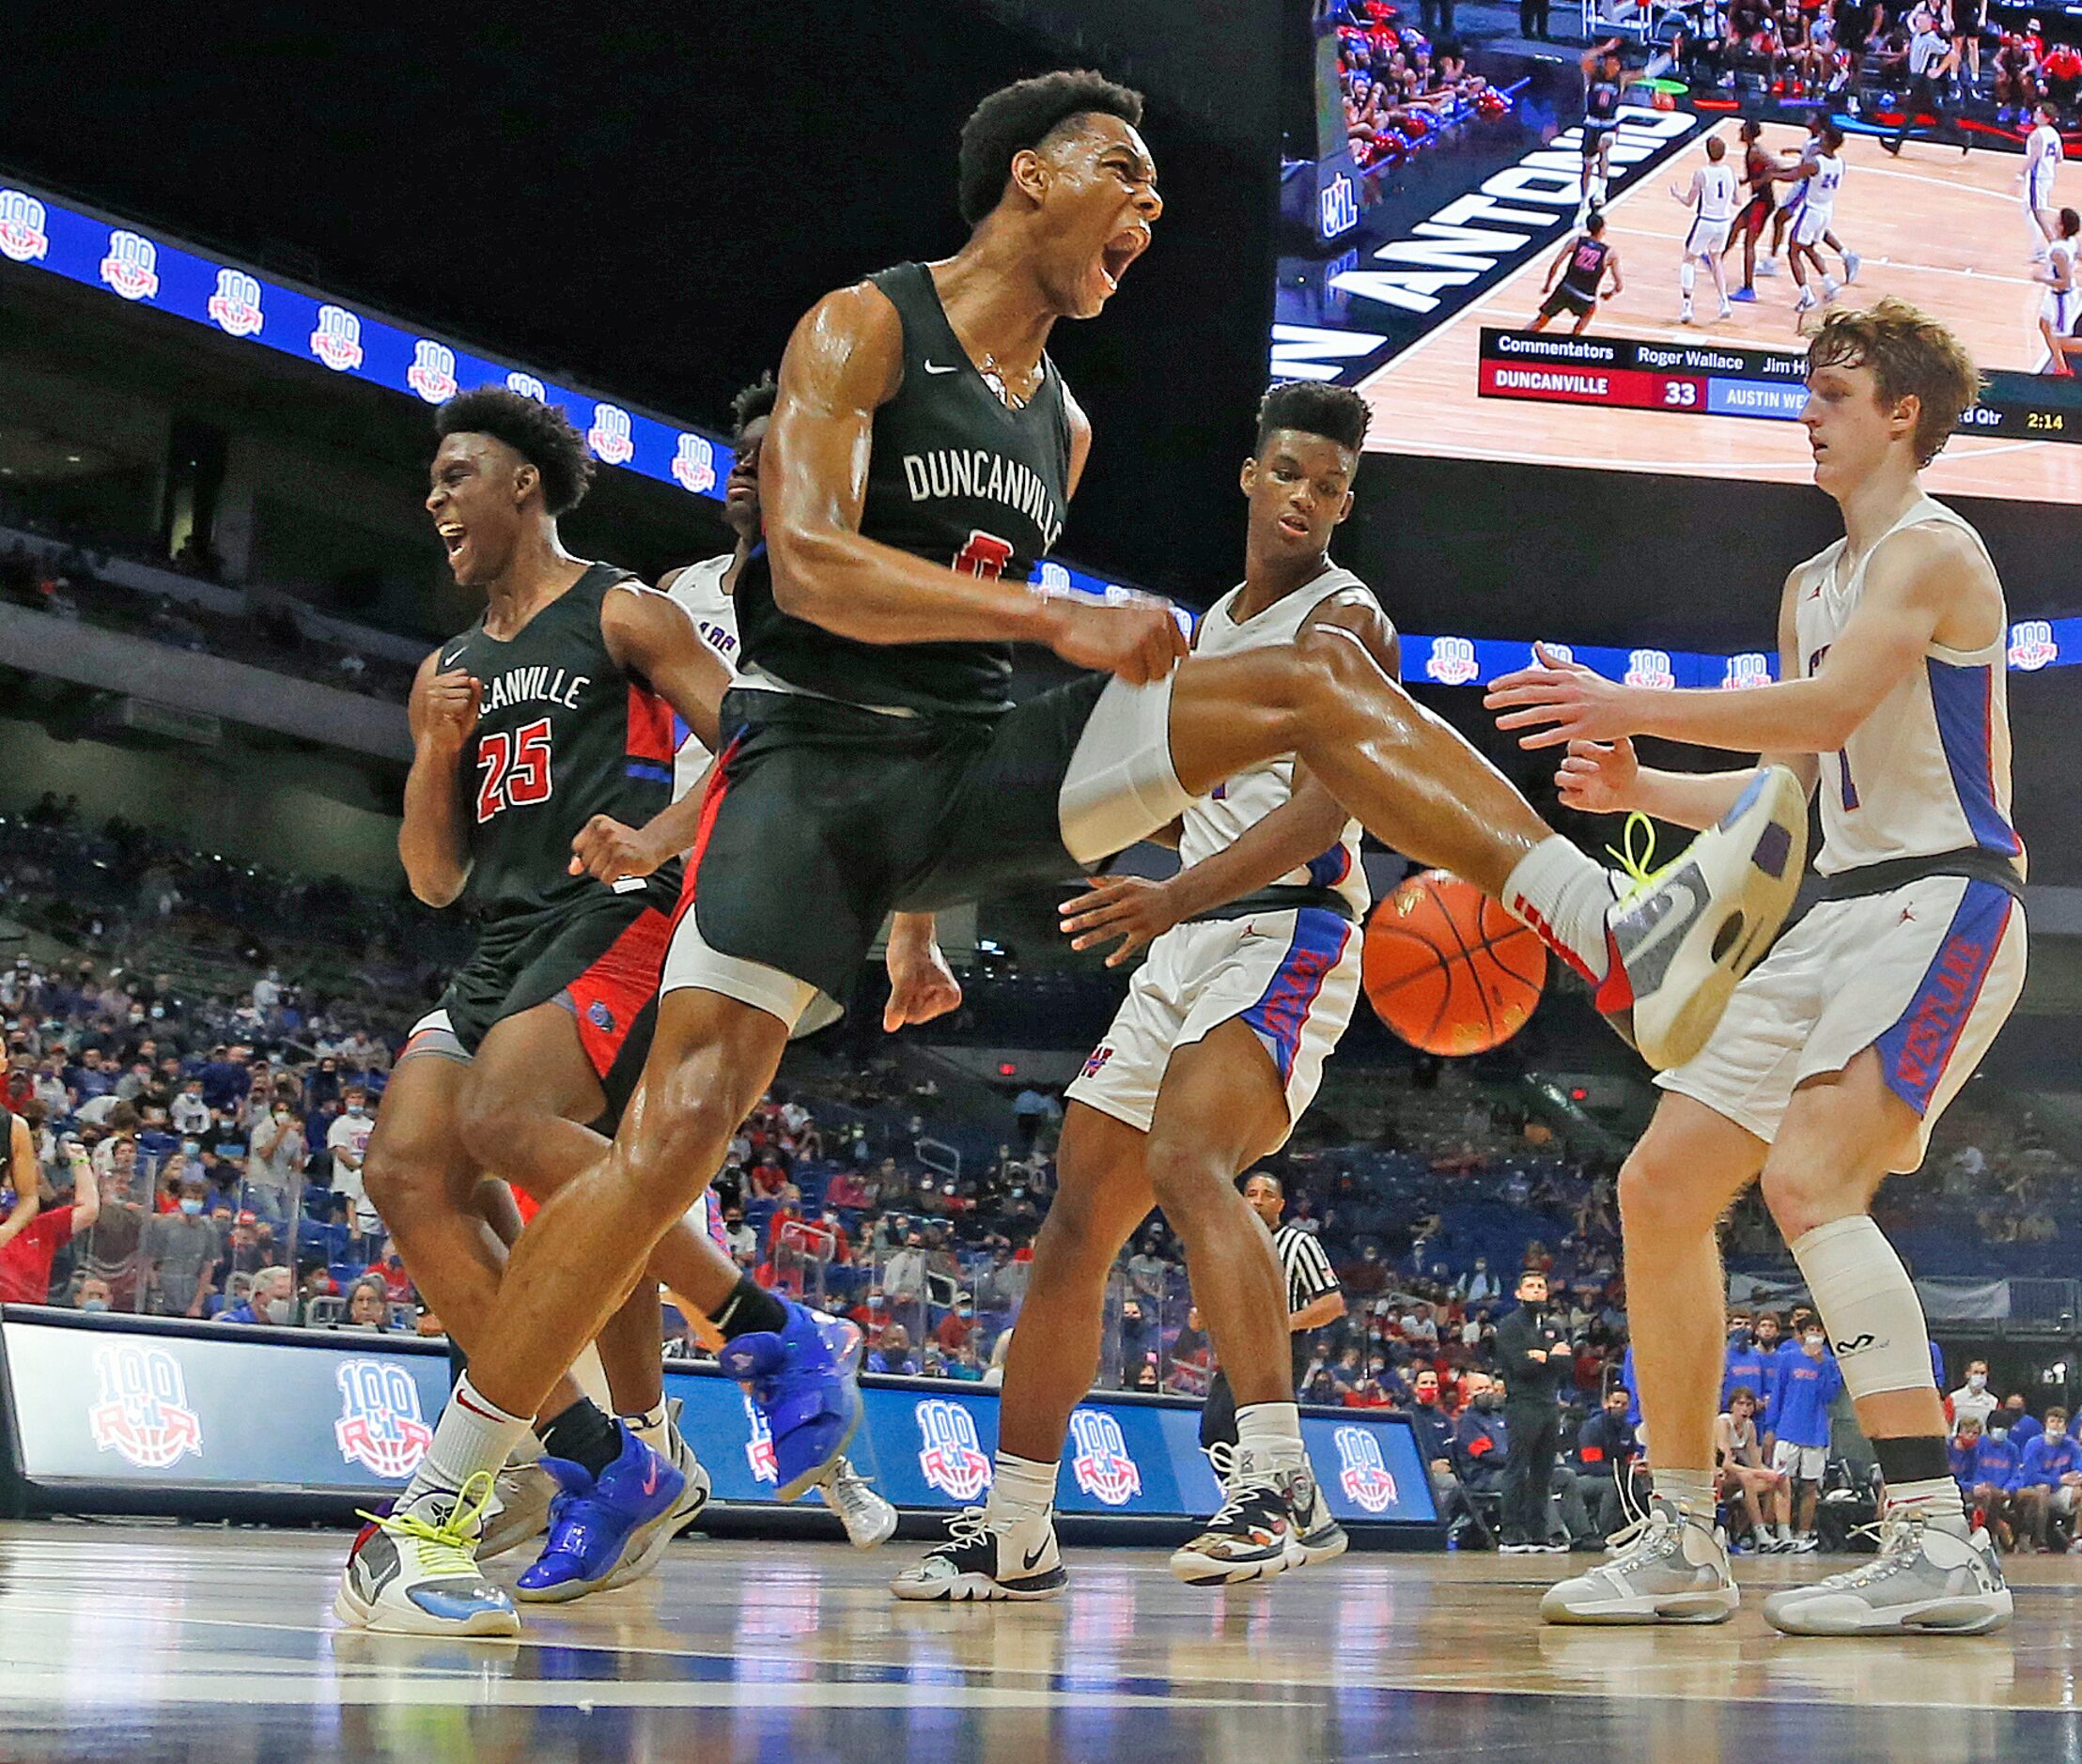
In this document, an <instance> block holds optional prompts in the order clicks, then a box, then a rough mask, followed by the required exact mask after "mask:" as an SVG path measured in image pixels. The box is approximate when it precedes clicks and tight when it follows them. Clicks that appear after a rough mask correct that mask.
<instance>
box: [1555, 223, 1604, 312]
mask: <svg viewBox="0 0 2082 1764" xmlns="http://www.w3.org/2000/svg"><path fill="white" fill-rule="evenodd" d="M1610 255H1612V248H1611V246H1609V245H1608V244H1607V243H1606V242H1605V241H1604V240H1602V239H1593V238H1592V237H1591V236H1590V234H1588V233H1585V234H1584V235H1583V236H1582V237H1581V238H1580V239H1578V240H1577V241H1576V249H1575V250H1574V251H1572V252H1571V253H1570V254H1569V267H1568V268H1567V269H1566V270H1564V271H1562V286H1563V287H1565V288H1567V289H1568V290H1569V292H1570V293H1572V294H1575V295H1578V296H1580V297H1581V298H1582V299H1584V300H1587V301H1594V300H1595V299H1597V286H1598V284H1599V283H1600V282H1601V281H1603V280H1604V279H1605V260H1606V258H1608V257H1609V256H1610Z"/></svg>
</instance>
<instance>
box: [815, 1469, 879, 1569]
mask: <svg viewBox="0 0 2082 1764" xmlns="http://www.w3.org/2000/svg"><path fill="white" fill-rule="evenodd" d="M816 1492H817V1493H818V1495H819V1496H820V1497H821V1498H822V1500H823V1502H824V1504H825V1506H827V1507H829V1508H830V1509H831V1510H832V1511H833V1512H834V1513H836V1514H837V1515H838V1518H839V1524H842V1525H844V1526H845V1527H846V1539H847V1542H848V1543H850V1544H851V1545H852V1546H853V1547H854V1548H855V1549H856V1550H873V1549H876V1548H878V1547H879V1546H880V1545H882V1544H884V1543H887V1542H888V1541H889V1540H890V1537H891V1534H893V1532H894V1531H895V1529H896V1509H895V1508H893V1507H892V1506H891V1505H890V1504H889V1503H888V1502H887V1501H885V1500H884V1499H883V1498H882V1497H881V1496H880V1495H879V1494H878V1493H875V1489H874V1486H873V1485H872V1484H871V1483H870V1482H869V1481H868V1479H867V1478H865V1477H863V1476H862V1474H861V1473H860V1472H859V1471H858V1470H856V1469H854V1468H853V1464H852V1461H851V1460H850V1459H847V1458H841V1459H840V1460H839V1461H838V1462H836V1463H834V1464H833V1465H832V1466H831V1475H830V1476H828V1477H826V1478H824V1480H823V1481H821V1482H819V1483H818V1484H817V1485H816Z"/></svg>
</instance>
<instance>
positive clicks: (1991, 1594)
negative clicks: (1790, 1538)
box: [1763, 1516, 2011, 1635]
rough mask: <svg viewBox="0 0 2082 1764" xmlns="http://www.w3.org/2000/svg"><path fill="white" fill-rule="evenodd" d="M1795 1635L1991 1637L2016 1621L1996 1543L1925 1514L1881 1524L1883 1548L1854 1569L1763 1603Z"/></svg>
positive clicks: (1774, 1622) (1767, 1614) (1770, 1619)
mask: <svg viewBox="0 0 2082 1764" xmlns="http://www.w3.org/2000/svg"><path fill="white" fill-rule="evenodd" d="M1763 1615H1764V1620H1765V1621H1766V1622H1767V1623H1769V1624H1770V1625H1771V1626H1772V1627H1773V1628H1774V1629H1779V1630H1783V1631H1784V1632H1786V1633H1787V1634H1788V1635H1916V1634H1926V1633H1928V1634H1946V1635H1985V1634H1987V1633H1988V1632H1989V1631H1991V1630H1999V1629H2001V1628H2002V1627H2003V1625H2004V1624H2006V1623H2008V1622H2009V1621H2010V1615H2011V1598H2010V1588H2009V1587H2008V1586H2005V1585H2004V1584H2003V1579H2002V1564H2001V1563H2000V1561H1998V1560H1997V1555H1996V1545H1995V1540H1993V1539H1992V1538H1990V1537H1989V1535H1988V1534H1987V1533H1986V1532H1985V1531H1976V1532H1973V1533H1971V1534H1970V1535H1968V1536H1965V1537H1961V1536H1960V1535H1959V1534H1958V1532H1956V1531H1954V1530H1953V1529H1951V1528H1950V1526H1947V1525H1941V1524H1930V1523H1929V1522H1927V1521H1925V1520H1923V1519H1921V1518H1919V1517H1913V1516H1910V1517H1903V1518H1898V1519H1886V1520H1882V1521H1881V1522H1880V1553H1879V1555H1877V1556H1876V1557H1874V1558H1873V1560H1872V1561H1870V1562H1867V1563H1865V1564H1864V1565H1863V1566H1862V1567H1859V1568H1855V1569H1852V1570H1851V1571H1849V1572H1847V1573H1842V1574H1831V1575H1830V1576H1829V1577H1828V1579H1826V1580H1823V1581H1817V1582H1816V1583H1815V1584H1814V1585H1813V1586H1790V1587H1788V1588H1787V1589H1786V1590H1785V1591H1783V1592H1775V1593H1773V1594H1772V1595H1771V1597H1770V1598H1768V1599H1766V1600H1765V1601H1764V1602H1763Z"/></svg>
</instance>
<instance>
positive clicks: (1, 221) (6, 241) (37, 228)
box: [0, 190, 51, 263]
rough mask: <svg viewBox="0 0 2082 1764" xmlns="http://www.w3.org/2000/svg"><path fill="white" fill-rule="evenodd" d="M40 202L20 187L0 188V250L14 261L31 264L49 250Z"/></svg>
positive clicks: (45, 219)
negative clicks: (14, 188)
mask: <svg viewBox="0 0 2082 1764" xmlns="http://www.w3.org/2000/svg"><path fill="white" fill-rule="evenodd" d="M49 218H50V217H49V216H48V215H47V214H46V213H45V212H44V208H43V204H42V203H40V202H39V201H38V200H37V199H36V198H35V197H34V196H32V195H29V194H28V193H25V192H23V191H20V190H0V251H4V252H6V253H7V254H8V256H10V257H12V258H13V259H14V260H15V262H17V263H34V262H35V261H36V260H37V259H38V258H39V257H40V256H42V255H43V254H44V253H45V252H47V251H49V250H50V249H51V235H50V234H49V233H47V232H45V231H44V225H45V224H46V222H47V221H48V220H49Z"/></svg>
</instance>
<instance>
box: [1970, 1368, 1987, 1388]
mask: <svg viewBox="0 0 2082 1764" xmlns="http://www.w3.org/2000/svg"><path fill="white" fill-rule="evenodd" d="M1966 1388H1967V1389H1968V1390H1986V1389H1987V1388H1988V1374H1987V1373H1986V1372H1968V1373H1967V1374H1966Z"/></svg>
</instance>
